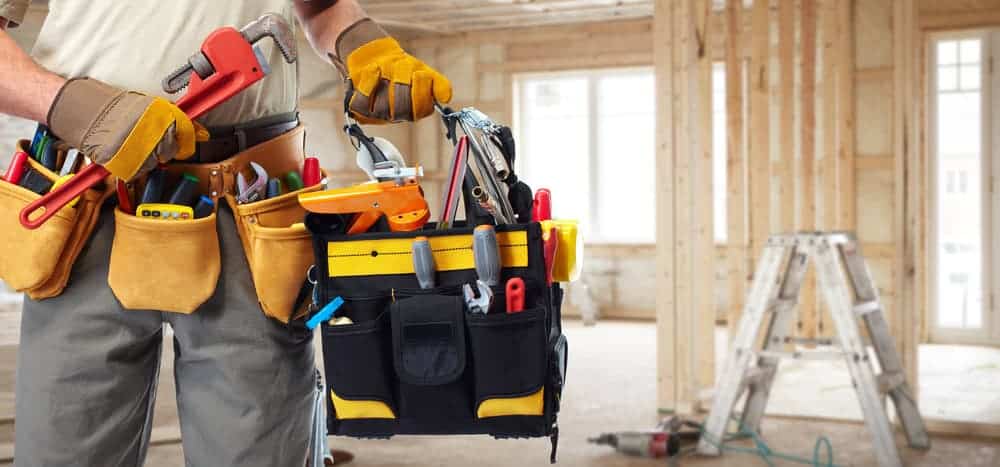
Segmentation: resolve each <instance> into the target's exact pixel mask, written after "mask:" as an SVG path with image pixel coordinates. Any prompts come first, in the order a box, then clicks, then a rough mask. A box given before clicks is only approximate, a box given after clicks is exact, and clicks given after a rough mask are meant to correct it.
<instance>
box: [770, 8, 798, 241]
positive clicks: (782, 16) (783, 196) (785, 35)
mask: <svg viewBox="0 0 1000 467" xmlns="http://www.w3.org/2000/svg"><path fill="white" fill-rule="evenodd" d="M778 66H779V68H780V78H779V80H778V83H779V86H780V89H781V91H780V94H781V108H780V112H781V120H780V128H779V137H778V141H779V146H780V149H781V152H780V154H781V157H780V158H779V159H778V166H777V170H776V175H777V179H778V206H779V207H778V209H779V210H780V212H778V215H777V216H775V217H777V220H778V231H779V232H792V231H793V230H795V0H778Z"/></svg>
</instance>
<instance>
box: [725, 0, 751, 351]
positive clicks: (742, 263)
mask: <svg viewBox="0 0 1000 467" xmlns="http://www.w3.org/2000/svg"><path fill="white" fill-rule="evenodd" d="M742 36H743V2H742V0H728V1H727V3H726V112H727V115H726V123H727V129H726V130H727V139H726V141H727V143H726V150H727V154H726V184H727V185H726V187H727V188H726V191H727V193H726V217H727V224H728V228H727V231H726V244H727V245H728V248H727V252H726V253H727V254H726V259H727V262H728V263H729V274H728V282H729V313H728V314H727V318H726V320H727V321H728V325H729V335H730V336H732V335H733V333H734V332H735V330H736V324H737V323H739V320H740V315H741V314H742V312H743V301H744V300H745V299H746V281H747V276H748V275H749V272H748V270H747V260H748V257H747V247H748V243H747V242H748V239H747V225H746V213H747V196H746V193H745V190H746V176H747V173H746V160H745V159H744V157H743V150H744V148H743V136H744V122H743V108H744V107H743V83H744V79H743V42H742V40H741V39H742Z"/></svg>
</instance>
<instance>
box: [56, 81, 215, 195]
mask: <svg viewBox="0 0 1000 467" xmlns="http://www.w3.org/2000/svg"><path fill="white" fill-rule="evenodd" d="M48 125H49V128H50V129H51V130H52V133H54V134H55V135H56V136H58V137H59V139H62V140H63V141H65V142H67V143H69V144H70V145H71V146H73V147H75V148H77V149H79V150H80V151H81V152H83V153H84V154H86V155H87V156H89V157H90V158H91V159H93V160H94V162H96V163H98V164H101V165H103V166H104V168H106V169H108V171H109V172H111V174H112V175H114V176H116V177H118V178H120V179H122V180H132V179H133V178H135V177H137V176H139V175H142V174H144V173H146V172H148V171H150V170H152V169H153V168H154V167H156V165H157V164H159V163H161V162H164V163H165V162H169V161H170V160H172V159H187V158H189V157H191V155H193V154H194V151H195V142H196V141H204V140H207V139H208V134H207V132H206V131H205V130H204V128H203V127H201V126H200V125H197V124H196V123H194V122H192V121H191V119H189V118H188V117H187V115H185V114H184V112H183V111H181V109H180V108H178V107H177V106H176V105H174V104H172V103H171V102H170V101H167V100H166V99H163V98H159V97H150V96H147V95H144V94H140V93H137V92H130V91H123V90H121V89H118V88H115V87H113V86H110V85H108V84H105V83H102V82H100V81H97V80H94V79H89V78H83V79H72V80H69V81H67V82H66V84H65V85H63V87H62V89H60V90H59V94H58V95H57V96H56V99H55V102H53V103H52V108H50V109H49V115H48Z"/></svg>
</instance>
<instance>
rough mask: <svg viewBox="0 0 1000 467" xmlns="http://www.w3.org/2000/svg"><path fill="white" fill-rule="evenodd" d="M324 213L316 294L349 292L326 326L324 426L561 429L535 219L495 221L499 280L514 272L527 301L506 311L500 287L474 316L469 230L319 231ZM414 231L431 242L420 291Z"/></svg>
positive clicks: (557, 356) (422, 431)
mask: <svg viewBox="0 0 1000 467" xmlns="http://www.w3.org/2000/svg"><path fill="white" fill-rule="evenodd" d="M326 222H336V221H335V219H333V218H331V217H329V216H317V215H312V214H310V215H309V219H307V221H306V224H307V225H308V226H309V228H310V229H311V230H312V232H313V235H314V239H313V242H314V249H315V252H316V273H315V278H316V279H318V280H317V284H316V290H315V292H314V294H315V296H316V298H317V299H318V300H319V301H320V302H321V303H320V306H322V304H325V303H328V302H329V301H331V300H333V299H334V298H335V297H338V296H340V297H342V298H343V299H344V300H345V303H344V305H343V307H342V308H341V309H340V310H339V311H338V313H337V316H338V317H347V318H350V319H351V321H352V322H353V324H345V325H333V324H330V322H326V323H323V325H322V341H323V357H324V366H325V369H326V375H327V381H328V383H329V389H330V394H329V395H330V399H329V400H328V411H329V413H330V416H329V418H328V425H329V426H328V429H329V433H330V434H333V435H344V436H353V437H363V438H364V437H390V436H393V435H397V434H413V435H445V434H449V435H450V434H488V435H492V436H495V437H498V438H514V437H543V436H548V437H551V438H552V439H553V450H554V446H555V444H554V443H555V441H556V440H557V437H558V429H557V427H556V415H557V413H558V411H559V398H560V396H561V393H562V388H563V381H565V374H566V340H565V337H564V336H563V335H562V326H561V312H560V306H561V303H562V291H561V289H560V288H559V285H558V284H556V285H554V286H552V287H548V286H546V282H545V268H544V259H543V254H542V237H541V228H540V226H539V225H538V224H518V225H504V226H499V227H497V238H498V243H499V245H500V253H501V258H502V263H503V269H502V274H501V284H506V281H507V280H508V279H511V278H513V277H520V278H522V279H523V280H524V282H525V285H526V293H525V307H524V311H522V312H520V313H515V314H507V313H506V298H505V296H504V290H503V287H502V286H501V287H497V288H495V290H493V292H494V300H493V303H492V305H491V308H490V313H489V314H487V315H483V314H470V313H469V311H468V309H467V308H466V305H465V301H464V299H463V298H462V292H461V288H462V285H464V284H466V283H470V282H473V281H475V279H476V272H475V269H474V262H473V257H472V229H471V228H464V227H459V228H454V229H449V230H429V229H432V228H433V226H429V227H428V230H423V231H420V232H400V233H367V234H360V235H352V236H344V235H340V234H330V233H327V232H329V231H330V230H329V229H327V228H325V227H327V225H326V224H325V223H326ZM416 236H426V237H428V238H429V240H430V243H431V249H432V251H433V254H434V259H435V263H436V266H437V271H438V272H437V274H436V278H437V287H435V288H433V289H420V288H419V285H418V283H417V279H416V276H415V275H414V273H413V258H412V255H411V245H412V242H413V239H414V238H415V237H416Z"/></svg>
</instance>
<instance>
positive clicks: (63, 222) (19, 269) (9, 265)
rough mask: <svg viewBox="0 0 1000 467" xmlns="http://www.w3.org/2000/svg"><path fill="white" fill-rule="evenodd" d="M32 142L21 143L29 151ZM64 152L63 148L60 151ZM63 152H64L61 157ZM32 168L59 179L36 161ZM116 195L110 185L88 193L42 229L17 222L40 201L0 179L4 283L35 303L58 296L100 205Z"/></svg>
mask: <svg viewBox="0 0 1000 467" xmlns="http://www.w3.org/2000/svg"><path fill="white" fill-rule="evenodd" d="M29 144H30V143H29V142H28V141H26V140H22V141H19V142H18V143H17V149H18V151H24V152H27V148H28V145H29ZM60 151H62V150H60ZM62 156H64V154H60V158H61V157H62ZM28 164H29V166H30V167H31V168H32V169H34V170H35V171H37V172H39V173H41V174H42V175H44V176H45V177H46V178H48V179H49V180H51V181H55V180H56V179H57V178H58V175H56V174H55V173H53V172H52V171H50V170H48V169H46V168H45V167H43V166H42V165H41V164H39V163H37V162H36V161H34V160H33V159H30V158H29V159H28ZM110 195H111V191H110V190H108V189H107V187H106V185H104V184H102V185H101V186H99V187H95V188H93V189H90V190H87V192H86V193H84V194H83V195H81V197H80V201H78V202H77V203H76V205H75V206H66V207H64V208H63V209H62V210H60V211H59V212H58V213H57V214H56V215H55V216H53V217H52V218H51V219H49V221H48V222H46V223H45V224H44V225H42V226H41V227H39V228H38V229H37V230H29V229H26V228H25V227H23V226H22V225H21V224H20V222H19V221H18V216H19V215H20V212H21V209H22V208H24V207H25V206H27V205H28V204H29V203H31V202H33V201H35V200H37V199H39V198H41V195H39V194H37V193H34V192H32V191H30V190H28V189H26V188H23V187H20V186H17V185H14V184H11V183H7V182H5V181H0V218H2V219H4V223H3V225H4V226H6V227H5V228H2V229H0V279H2V280H3V281H4V282H5V283H6V284H7V285H8V286H10V287H11V288H13V289H14V290H17V291H19V292H25V293H26V294H28V296H29V297H31V298H32V299H35V300H42V299H45V298H51V297H55V296H57V295H59V294H61V293H62V292H63V290H64V289H65V288H66V285H67V284H68V282H69V277H70V272H71V270H72V268H73V264H74V263H75V262H76V259H77V257H78V256H79V255H80V252H81V251H82V250H83V246H84V245H85V244H86V242H87V240H88V239H89V238H90V235H91V233H93V231H94V226H95V225H96V224H97V218H98V215H99V213H100V208H101V204H103V202H104V200H106V199H107V198H108V196H110Z"/></svg>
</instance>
